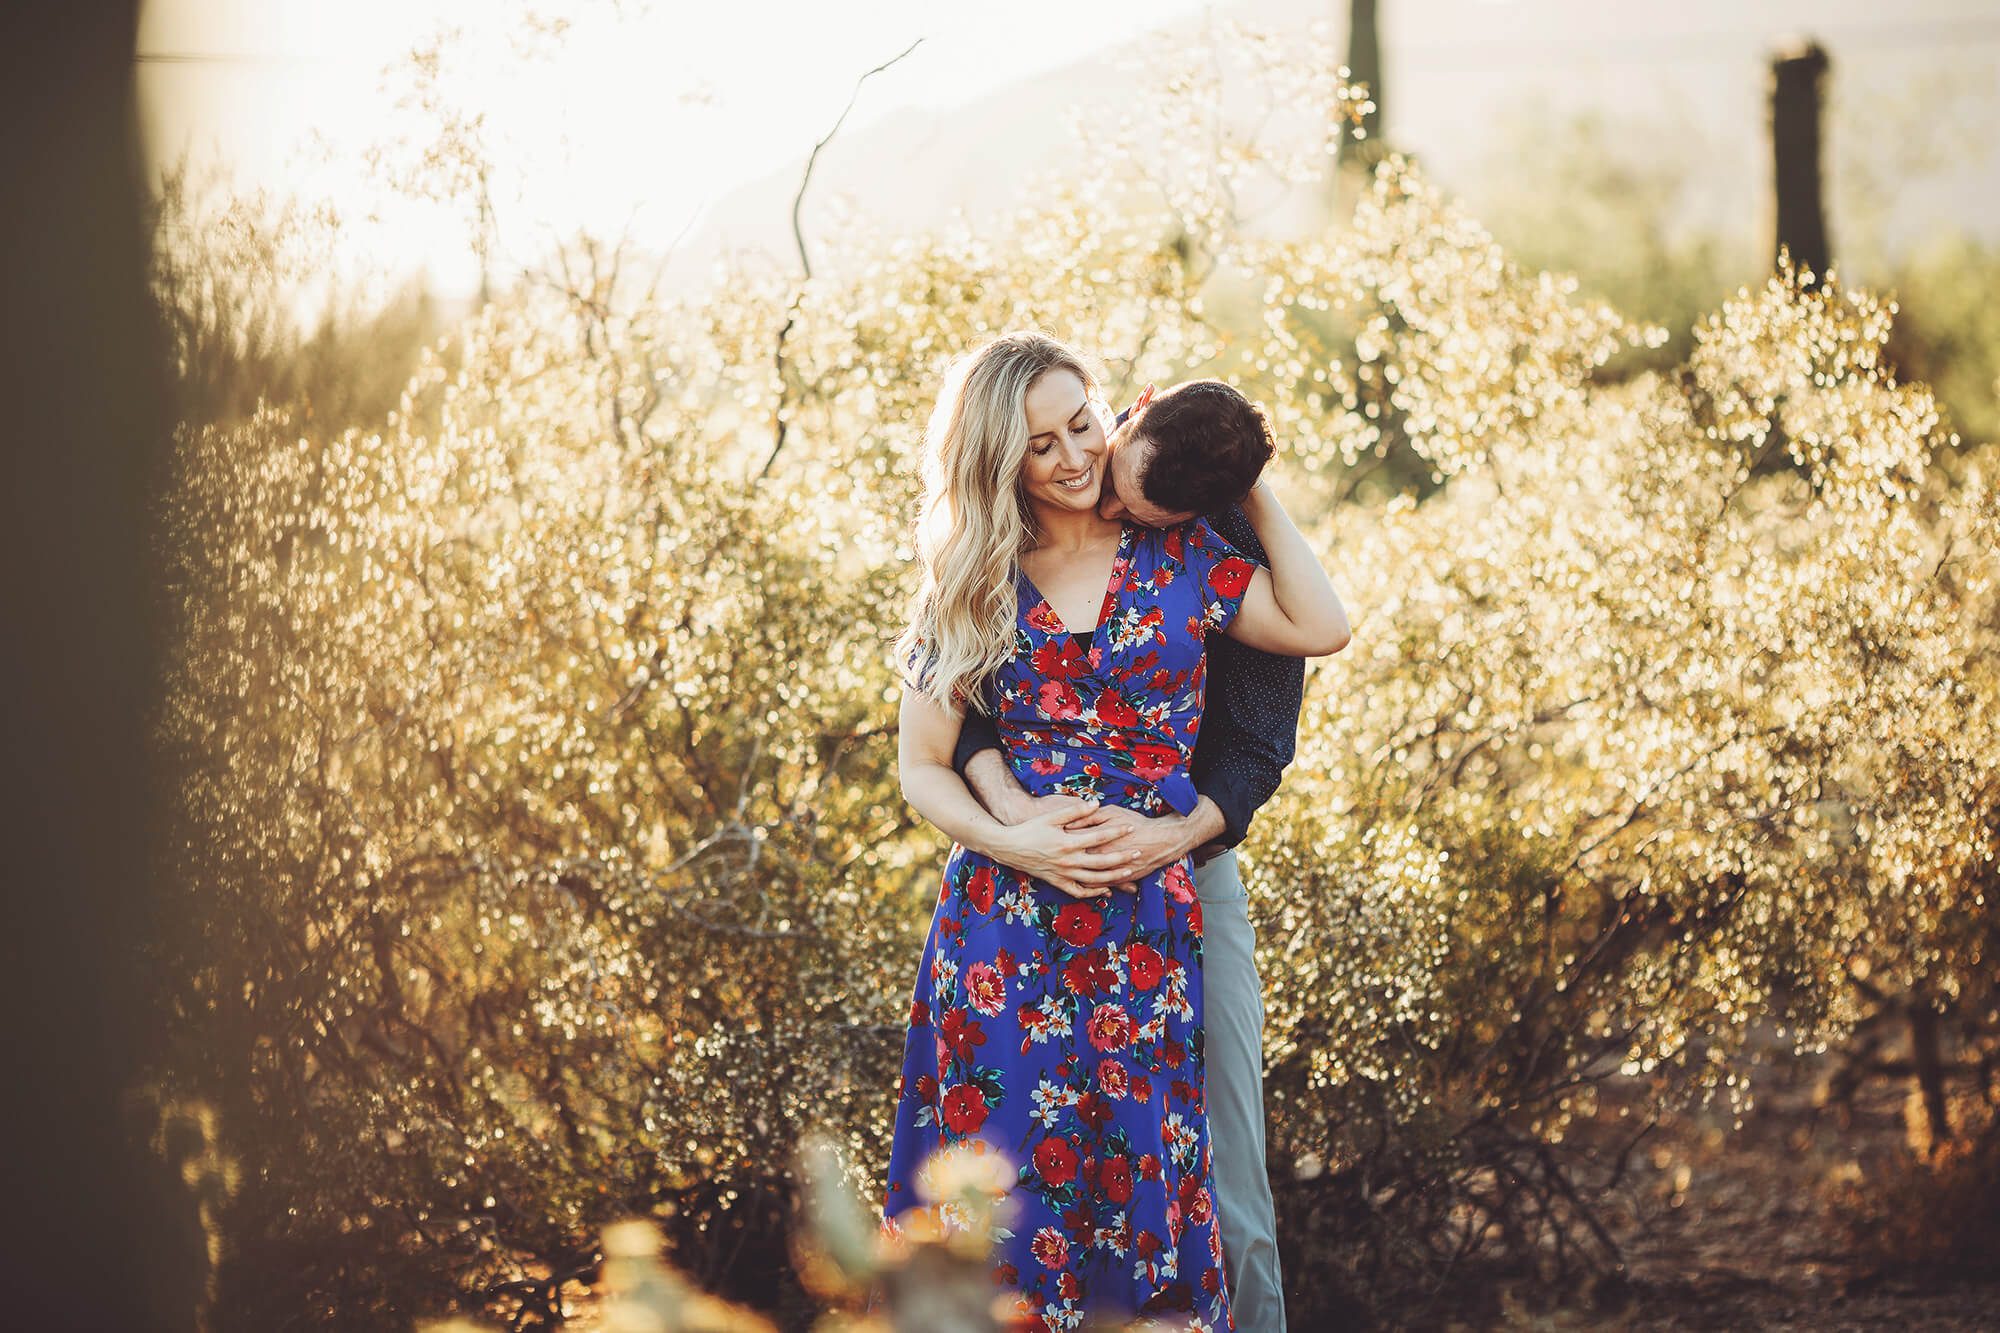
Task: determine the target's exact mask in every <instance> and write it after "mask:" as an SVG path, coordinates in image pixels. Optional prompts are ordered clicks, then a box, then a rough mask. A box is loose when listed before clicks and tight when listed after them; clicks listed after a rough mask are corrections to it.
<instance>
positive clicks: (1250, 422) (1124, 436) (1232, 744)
mask: <svg viewBox="0 0 2000 1333" xmlns="http://www.w3.org/2000/svg"><path fill="white" fill-rule="evenodd" d="M1109 447H1110V453H1111V459H1110V463H1109V465H1108V466H1107V467H1106V468H1105V470H1104V490H1103V494H1102V495H1101V496H1100V498H1099V501H1098V506H1099V512H1101V513H1102V514H1103V515H1104V516H1105V517H1106V518H1118V517H1125V518H1128V519H1130V520H1131V521H1132V522H1135V523H1142V524H1145V525H1147V526H1150V527H1170V526H1172V525H1174V524H1177V523H1183V522H1186V521H1187V520H1188V519H1191V518H1194V517H1196V516H1197V515H1202V516H1205V517H1206V518H1207V519H1208V521H1209V523H1210V524H1211V525H1212V526H1213V527H1214V528H1215V530H1216V532H1217V533H1219V534H1220V535H1221V536H1222V537H1223V539H1224V540H1226V541H1228V542H1229V544H1230V545H1232V546H1234V547H1235V548H1236V549H1237V550H1238V551H1240V552H1242V553H1243V554H1244V555H1246V556H1249V557H1250V558H1252V559H1254V560H1257V561H1259V562H1262V563H1268V560H1267V559H1266V557H1265V554H1264V546H1263V543H1261V542H1259V541H1258V540H1257V534H1256V532H1255V531H1254V530H1252V528H1251V526H1250V520H1249V519H1248V518H1246V517H1245V516H1244V513H1243V510H1242V508H1241V503H1242V501H1243V499H1244V497H1246V496H1248V495H1249V493H1250V490H1251V488H1252V487H1254V486H1255V485H1256V484H1257V479H1258V477H1259V476H1260V475H1261V474H1262V473H1263V470H1264V465H1265V464H1266V463H1268V462H1269V461H1270V459H1271V455H1272V453H1273V444H1272V440H1271V431H1270V426H1269V423H1268V422H1267V421H1266V420H1265V417H1264V414H1263V413H1262V412H1260V411H1259V410H1258V409H1257V407H1256V405H1255V404H1253V403H1251V402H1250V401H1249V400H1248V399H1246V398H1244V397H1243V395H1242V394H1240V393H1238V392H1237V391H1236V390H1235V389H1233V388H1231V387H1230V386H1228V385H1227V384H1224V383H1222V382H1221V381H1219V380H1193V381H1190V382H1188V383H1186V384H1180V385H1176V386H1175V387H1174V388H1172V389H1169V390H1167V392H1165V393H1163V394H1160V395H1158V396H1157V397H1155V396H1154V394H1153V391H1152V389H1151V388H1150V387H1148V388H1147V390H1146V392H1145V393H1144V394H1142V395H1141V396H1140V398H1139V401H1138V402H1137V403H1135V404H1134V405H1133V406H1132V407H1131V408H1129V409H1127V410H1126V411H1124V412H1121V413H1120V414H1119V415H1118V423H1117V428H1116V429H1115V430H1113V431H1112V433H1111V436H1110V440H1109ZM1208 653H1209V661H1208V683H1207V687H1206V695H1205V698H1204V702H1203V711H1202V723H1201V733H1200V735H1199V736H1198V737H1197V738H1196V742H1195V751H1194V761H1193V776H1194V784H1195V789H1196V791H1198V792H1199V793H1200V794H1201V801H1200V803H1199V804H1198V805H1197V806H1196V807H1195V809H1194V810H1193V812H1192V813H1190V814H1187V815H1184V816H1182V815H1171V814H1169V815H1161V816H1156V817H1153V818H1148V817H1146V816H1143V815H1141V814H1139V813H1138V812H1136V811H1132V810H1126V809H1123V808H1120V807H1114V806H1106V807H1104V808H1103V812H1102V815H1103V817H1105V818H1108V819H1109V820H1110V821H1111V822H1112V824H1113V826H1114V827H1115V829H1116V832H1117V837H1116V840H1114V841H1111V842H1108V843H1104V844H1100V845H1098V846H1097V847H1095V848H1094V849H1093V850H1096V851H1099V852H1103V851H1107V850H1120V851H1133V852H1137V853H1138V854H1139V860H1138V862H1137V863H1136V864H1133V865H1131V866H1129V867H1127V868H1126V869H1125V870H1123V871H1121V872H1118V873H1119V874H1120V875H1121V876H1123V877H1125V878H1127V879H1130V880H1137V879H1139V878H1142V877H1143V876H1145V875H1146V874H1149V873H1151V872H1152V871H1154V870H1157V869H1158V868H1159V867H1161V866H1163V865H1166V864H1168V863H1169V862H1171V861H1174V860H1177V859H1178V858H1180V857H1181V856H1184V855H1187V854H1189V853H1190V852H1192V853H1194V856H1195V861H1196V870H1195V891H1196V892H1197V894H1199V895H1200V898H1201V904H1202V935H1203V939H1202V991H1203V1011H1204V1012H1203V1027H1204V1029H1205V1033H1206V1046H1205V1050H1206V1063H1207V1078H1206V1089H1205V1100H1206V1103H1207V1106H1208V1117H1209V1139H1210V1143H1211V1153H1212V1155H1213V1160H1212V1162H1211V1174H1212V1176H1213V1178H1214V1182H1215V1188H1216V1192H1217V1194H1218V1196H1219V1198H1218V1201H1217V1207H1218V1210H1219V1212H1220V1215H1221V1216H1222V1217H1223V1218H1224V1219H1225V1221H1224V1224H1223V1227H1222V1246H1223V1257H1224V1260H1225V1262H1226V1265H1227V1271H1228V1275H1229V1285H1230V1314H1231V1316H1232V1317H1233V1319H1234V1321H1235V1324H1236V1327H1237V1328H1238V1329H1241V1330H1244V1333H1267V1330H1273V1329H1277V1330H1282V1329H1283V1328H1284V1326H1285V1302H1284V1288H1283V1285H1282V1282H1281V1279H1280V1275H1279V1271H1278V1241H1277V1219H1276V1214H1275V1210H1274V1208H1273V1205H1272V1200H1271V1184H1270V1178H1269V1176H1268V1175H1267V1174H1266V1173H1265V1170H1264V1072H1263V1065H1264V1058H1263V1038H1264V997H1263V984H1262V982H1261V981H1260V980H1259V978H1258V976H1257V962H1256V957H1255V952H1254V951H1255V946H1256V937H1255V935H1254V933H1253V932H1252V930H1251V927H1250V917H1249V911H1248V905H1249V897H1248V895H1247V894H1246V893H1245V891H1244V888H1243V879H1242V876H1241V874H1240V873H1239V872H1238V869H1237V865H1236V853H1235V850H1234V848H1235V846H1236V844H1237V843H1239V842H1241V841H1242V840H1243V835H1244V833H1245V832H1246V831H1247V830H1248V828H1249V825H1250V817H1251V815H1252V814H1254V813H1255V812H1256V810H1257V809H1258V807H1260V806H1262V805H1263V804H1264V803H1265V802H1266V801H1268V800H1269V799H1270V798H1271V794H1272V793H1273V792H1275V791H1276V790H1277V789H1278V781H1279V779H1280V778H1281V777H1282V776H1283V775H1284V771H1285V766H1286V765H1288V764H1289V763H1291V761H1292V753H1293V748H1294V743H1295V739H1296V736H1297V732H1298V725H1299V708H1300V705H1301V703H1302V702H1303V697H1304V691H1305V662H1304V661H1303V660H1302V659H1300V658H1296V657H1278V656H1274V655H1273V654H1270V653H1265V652H1260V651H1258V650H1257V649H1255V648H1251V647H1248V646H1246V645H1244V644H1241V643H1238V642H1236V641H1235V640H1234V639H1231V638H1229V637H1228V636H1226V635H1216V636H1214V637H1213V638H1211V639H1210V640H1209V641H1208ZM999 745H1000V737H999V733H998V732H997V731H996V730H995V729H994V726H993V723H992V721H991V719H990V718H988V717H986V716H985V715H983V714H981V713H978V712H976V711H968V712H967V714H966V716H965V723H964V726H963V728H962V730H961V731H960V733H959V742H958V750H957V753H956V755H955V756H954V763H955V764H956V766H957V768H958V771H959V772H960V774H962V775H963V776H964V778H965V781H966V785H967V786H968V787H970V788H971V789H972V791H973V793H974V794H975V795H977V796H978V797H979V799H980V801H981V802H982V803H983V804H984V805H985V806H986V808H987V809H988V810H989V811H990V812H991V813H992V814H993V815H994V816H995V817H996V818H998V819H1000V820H1001V821H1002V822H1004V823H1009V824H1018V823H1022V822H1024V821H1026V820H1028V819H1031V818H1033V817H1034V816H1035V815H1036V814H1037V813H1039V810H1038V806H1037V799H1036V798H1034V797H1031V796H1029V795H1028V794H1027V791H1026V790H1025V789H1024V788H1023V787H1022V786H1021V785H1020V784H1019V783H1018V782H1016V781H1015V780H1014V776H1013V774H1012V773H1011V772H1009V771H1008V768H1007V762H1006V760H1005V758H1004V757H1003V756H1002V754H1001V752H1000V749H999ZM1075 878H1076V880H1077V882H1078V883H1079V884H1090V885H1095V884H1099V883H1102V882H1104V876H1103V875H1101V874H1099V875H1093V874H1092V873H1091V872H1089V871H1085V870H1081V869H1079V870H1078V872H1077V873H1076V876H1075Z"/></svg>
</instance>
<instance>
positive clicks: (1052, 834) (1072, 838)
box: [986, 796, 1140, 898]
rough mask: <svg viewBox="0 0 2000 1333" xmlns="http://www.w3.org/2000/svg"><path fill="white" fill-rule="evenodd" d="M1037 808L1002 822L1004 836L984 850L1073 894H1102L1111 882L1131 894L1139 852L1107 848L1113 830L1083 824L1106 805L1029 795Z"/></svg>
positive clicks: (1003, 863) (1006, 863)
mask: <svg viewBox="0 0 2000 1333" xmlns="http://www.w3.org/2000/svg"><path fill="white" fill-rule="evenodd" d="M1032 799H1033V800H1034V802H1035V804H1036V806H1037V807H1038V808H1039V809H1040V810H1041V813H1040V814H1037V815H1036V816H1035V817H1034V818H1032V819H1029V820H1026V821H1024V822H1022V823H1019V824H1013V825H1009V826H1007V829H1006V834H1005V837H1004V838H1003V839H1002V840H1001V841H999V842H997V843H996V844H995V845H994V846H993V847H991V848H988V849H986V851H987V854H988V855H990V856H991V857H992V858H993V859H994V860H996V861H998V862H999V863H1000V864H1002V865H1004V866H1007V867H1009V868H1010V869H1014V870H1018V871H1020V872H1021V873H1023V874H1025V875H1032V876H1034V877H1035V878H1036V879H1039V880H1045V881H1047V882H1048V883H1050V884H1053V885H1054V886H1055V887H1057V888H1058V889H1061V890H1062V891H1063V892H1064V893H1067V894H1068V895H1069V896H1070V897H1072V898H1102V897H1104V896H1105V895H1107V894H1109V893H1110V892H1111V890H1112V888H1113V887H1114V886H1116V887H1118V888H1121V889H1124V890H1125V891H1127V892H1131V891H1133V890H1135V889H1136V888H1137V885H1136V884H1135V883H1134V881H1135V880H1137V879H1138V877H1139V872H1136V871H1134V870H1133V866H1135V865H1136V864H1137V863H1138V858H1139V855H1140V853H1139V852H1138V851H1136V850H1134V849H1131V848H1120V849H1118V850H1115V851H1112V850H1106V847H1105V844H1106V843H1108V842H1111V841H1114V840H1115V839H1117V838H1118V836H1119V833H1118V831H1117V830H1116V829H1112V828H1105V827H1093V828H1084V827H1082V826H1081V825H1082V823H1083V821H1084V820H1086V819H1089V818H1091V817H1093V816H1094V815H1095V814H1096V813H1097V812H1098V811H1099V810H1101V809H1104V808H1106V807H1103V806H1098V805H1096V804H1093V803H1092V802H1090V801H1086V800H1082V799H1080V798H1078V797H1075V796H1037V797H1034V798H1032Z"/></svg>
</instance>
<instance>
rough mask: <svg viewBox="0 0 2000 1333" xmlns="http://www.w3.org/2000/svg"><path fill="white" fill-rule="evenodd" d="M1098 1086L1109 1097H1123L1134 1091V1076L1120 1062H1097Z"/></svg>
mask: <svg viewBox="0 0 2000 1333" xmlns="http://www.w3.org/2000/svg"><path fill="white" fill-rule="evenodd" d="M1097 1086H1098V1087H1100V1088H1102V1089H1104V1095H1105V1096H1107V1097H1123V1096H1124V1095H1125V1094H1126V1093H1128V1092H1130V1091H1131V1090H1132V1075H1131V1074H1130V1073H1129V1072H1128V1071H1127V1070H1126V1068H1125V1065H1124V1063H1123V1062H1122V1061H1119V1060H1099V1061H1098V1062H1097Z"/></svg>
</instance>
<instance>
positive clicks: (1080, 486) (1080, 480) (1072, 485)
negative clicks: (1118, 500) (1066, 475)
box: [1056, 463, 1097, 491]
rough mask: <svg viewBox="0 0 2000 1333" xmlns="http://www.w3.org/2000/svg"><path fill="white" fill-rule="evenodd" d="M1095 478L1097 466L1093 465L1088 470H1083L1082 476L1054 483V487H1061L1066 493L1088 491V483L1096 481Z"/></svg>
mask: <svg viewBox="0 0 2000 1333" xmlns="http://www.w3.org/2000/svg"><path fill="white" fill-rule="evenodd" d="M1096 478H1097V465H1096V464H1095V463H1093V464H1091V465H1090V466H1089V467H1088V468H1085V469H1084V471H1083V475H1082V476H1080V477H1073V478H1071V479H1070V480H1068V481H1059V482H1057V483H1056V485H1058V486H1060V487H1062V488H1063V489H1064V490H1066V491H1081V490H1085V489H1088V488H1089V486H1090V483H1091V482H1092V481H1094V480H1096Z"/></svg>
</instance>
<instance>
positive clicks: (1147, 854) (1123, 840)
mask: <svg viewBox="0 0 2000 1333" xmlns="http://www.w3.org/2000/svg"><path fill="white" fill-rule="evenodd" d="M1070 827H1072V828H1076V829H1081V830H1087V831H1096V830H1109V831H1111V832H1112V833H1113V834H1114V836H1113V837H1112V839H1111V840H1110V841H1109V842H1106V843H1104V844H1102V846H1101V850H1103V851H1106V852H1111V853H1118V852H1128V853H1130V854H1131V856H1132V858H1133V859H1132V860H1131V862H1130V870H1129V872H1128V873H1129V874H1130V876H1131V881H1130V882H1129V883H1125V884H1120V885H1119V886H1118V887H1119V888H1121V889H1133V890H1136V889H1137V888H1138V881H1139V880H1141V879H1144V878H1145V877H1146V876H1147V875H1150V874H1152V873H1153V872H1154V871H1155V870H1158V869H1159V868H1160V867H1162V866H1165V865H1171V864H1172V863H1173V862H1175V861H1178V860H1180V859H1181V857H1183V856H1185V855H1187V854H1188V853H1189V852H1190V851H1192V850H1193V849H1194V848H1195V846H1196V845H1197V844H1198V843H1201V842H1206V841H1207V840H1208V838H1209V837H1210V836H1211V834H1210V832H1209V830H1208V828H1207V826H1206V822H1205V821H1201V820H1198V818H1197V816H1196V815H1152V816H1148V815H1142V814H1140V813H1139V812H1138V811H1137V810H1128V809H1126V808H1125V807H1124V806H1120V805H1101V806H1099V807H1098V808H1097V810H1096V811H1095V812H1093V813H1091V814H1088V815H1085V816H1084V817H1083V818H1081V819H1078V820H1076V821H1075V822H1074V823H1073V824H1071V825H1070Z"/></svg>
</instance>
